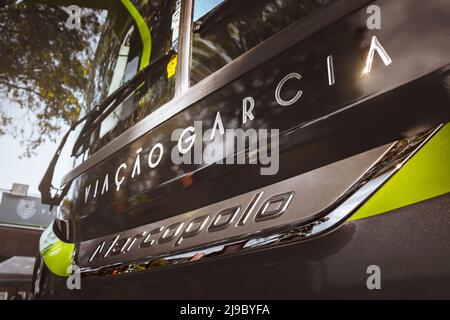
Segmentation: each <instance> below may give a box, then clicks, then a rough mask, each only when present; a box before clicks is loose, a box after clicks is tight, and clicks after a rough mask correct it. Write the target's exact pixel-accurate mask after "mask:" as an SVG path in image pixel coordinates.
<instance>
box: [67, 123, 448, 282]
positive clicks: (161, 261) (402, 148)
mask: <svg viewBox="0 0 450 320" xmlns="http://www.w3.org/2000/svg"><path fill="white" fill-rule="evenodd" d="M441 127H442V126H439V127H438V128H436V129H434V130H428V131H426V132H423V133H421V134H418V135H416V136H414V137H412V138H407V139H403V140H400V141H397V142H396V143H393V144H392V145H390V146H388V147H387V148H386V149H385V151H384V152H383V153H382V154H381V156H380V157H379V158H378V160H377V161H375V162H374V164H373V165H372V166H370V167H369V169H368V170H367V171H366V172H365V173H364V174H363V175H362V176H361V178H360V179H359V180H358V181H357V182H355V183H354V184H353V185H352V186H351V188H349V189H348V190H347V192H346V193H345V194H344V195H343V196H342V197H340V198H339V199H338V200H336V201H335V202H334V203H333V204H332V205H330V206H329V207H327V208H325V209H324V210H322V211H321V213H320V214H314V215H313V216H314V217H315V218H314V219H315V220H313V221H311V219H309V220H307V221H301V222H299V223H294V224H290V225H286V224H285V225H284V226H280V227H276V228H273V229H270V230H264V231H262V230H260V231H259V232H257V233H253V234H245V235H242V236H238V237H234V238H231V239H225V240H220V241H216V242H214V243H210V244H208V245H204V246H201V247H197V248H192V249H188V250H189V251H187V252H177V253H168V254H159V255H158V254H157V255H152V256H149V257H147V258H142V259H140V260H136V261H134V262H116V263H112V264H109V265H105V266H100V267H86V266H81V271H82V273H83V274H84V275H107V274H120V273H129V272H135V271H142V270H147V269H153V268H157V267H162V266H164V267H166V266H172V265H178V264H182V263H187V262H193V261H198V260H204V259H206V258H212V257H217V256H224V255H227V254H231V253H238V252H243V251H248V250H254V249H265V248H268V247H273V246H275V245H281V244H286V243H290V242H293V241H301V240H305V239H309V238H311V237H315V236H319V235H322V234H325V233H328V232H330V231H332V230H334V229H336V228H337V227H338V226H340V225H341V224H342V223H344V222H345V221H346V220H347V219H348V218H349V217H350V216H351V215H352V214H353V213H354V212H355V211H356V210H357V209H358V208H359V207H360V206H361V205H362V204H363V203H364V202H365V201H366V200H367V199H368V198H369V197H370V196H371V195H372V194H373V193H374V192H376V191H377V190H378V189H379V188H380V187H381V186H382V185H383V184H384V183H385V182H386V181H388V180H389V178H390V177H392V176H393V175H394V174H395V173H396V172H398V171H399V170H400V169H401V167H402V166H403V165H404V164H405V163H406V162H407V161H408V160H409V159H410V158H411V157H412V156H413V155H414V154H415V153H416V152H417V151H418V150H419V149H420V148H421V147H422V146H423V145H424V144H425V143H426V142H427V141H428V140H429V139H430V138H431V137H432V136H433V135H434V134H435V133H436V132H437V131H438V130H439V129H440V128H441ZM372 151H373V150H372ZM369 152H370V151H369ZM366 153H367V152H366ZM343 161H344V160H343ZM263 189H264V188H262V189H261V190H263ZM258 191H260V190H257V191H255V192H258ZM291 209H292V207H291ZM297 210H298V208H297ZM123 239H126V238H123ZM98 241H99V240H98V239H97V242H98ZM82 247H83V243H81V244H78V245H77V246H76V251H77V254H76V256H77V257H78V259H77V263H78V264H79V263H80V259H79V255H80V254H83V255H84V256H86V255H87V254H89V253H87V252H86V249H88V248H86V247H85V246H84V248H83V250H81V248H82ZM91 248H92V246H91ZM227 248H232V250H227ZM80 250H81V251H83V252H80ZM230 251H231V252H230ZM117 261H120V259H119V260H117Z"/></svg>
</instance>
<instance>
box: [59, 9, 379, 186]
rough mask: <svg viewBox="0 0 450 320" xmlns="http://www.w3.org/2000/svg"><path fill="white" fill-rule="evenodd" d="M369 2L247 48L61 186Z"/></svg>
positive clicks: (331, 11) (309, 20) (293, 27)
mask: <svg viewBox="0 0 450 320" xmlns="http://www.w3.org/2000/svg"><path fill="white" fill-rule="evenodd" d="M369 2H371V1H368V0H345V1H338V2H337V3H335V4H330V5H329V6H328V7H326V8H324V10H323V11H320V12H317V13H316V14H312V15H311V16H310V17H307V18H305V20H300V21H298V22H296V23H294V24H292V25H290V26H289V27H287V28H286V29H284V30H282V31H280V32H279V33H278V34H276V35H274V36H272V37H271V38H269V39H267V40H266V41H264V42H262V43H261V44H259V45H258V46H256V47H254V48H253V49H251V50H249V51H247V52H246V53H244V54H243V55H241V56H240V57H238V58H237V59H235V60H233V61H232V62H230V63H229V64H227V65H226V66H224V67H223V68H221V69H220V70H218V71H216V72H215V73H213V74H211V75H209V76H208V77H206V78H205V79H203V80H202V81H200V82H199V83H197V84H196V85H194V86H192V87H190V88H188V89H187V90H186V91H185V93H184V94H183V95H182V96H179V97H176V98H174V99H173V100H171V101H169V102H168V103H166V104H165V105H163V106H162V107H160V108H159V109H158V110H156V111H155V112H153V113H152V114H150V115H148V116H147V117H146V118H144V119H143V120H141V121H140V122H138V123H137V124H136V125H134V126H133V127H131V128H130V129H128V130H127V131H125V132H124V133H122V134H121V135H120V136H119V137H117V138H116V139H114V140H113V141H111V142H110V143H109V144H107V145H106V146H104V147H103V148H101V149H100V150H99V151H97V152H96V153H94V154H93V155H92V156H91V157H90V158H88V159H86V161H84V162H83V163H81V164H80V165H78V166H77V167H75V168H74V169H72V170H71V171H70V172H68V173H67V174H66V175H65V176H64V177H63V178H62V181H61V185H64V184H66V183H67V182H69V181H71V180H73V179H74V178H76V177H78V176H79V175H80V174H82V173H83V172H85V171H86V170H88V169H90V168H92V167H93V166H95V165H96V164H98V163H99V162H101V161H103V160H105V159H106V158H108V157H109V156H111V155H112V154H114V153H115V152H117V151H119V150H120V149H122V148H123V147H125V146H126V145H128V144H130V143H131V142H133V141H134V140H136V139H138V138H139V137H141V136H142V135H144V134H145V133H147V132H148V131H150V130H152V129H153V128H156V127H157V126H159V125H160V124H162V123H163V122H165V121H167V120H169V119H170V118H171V117H173V116H174V115H176V114H177V113H179V112H181V111H183V110H184V109H186V108H188V107H189V106H191V105H192V104H194V103H196V102H197V101H199V100H201V99H203V98H204V97H206V96H207V95H209V94H211V93H213V92H214V91H216V90H218V89H220V88H221V87H223V86H225V85H226V84H228V83H230V82H232V81H234V80H236V79H237V78H239V77H241V76H242V75H244V74H245V73H247V72H249V71H251V70H252V69H254V68H256V67H257V66H259V65H260V64H262V63H264V62H266V61H268V60H270V59H271V58H273V57H275V56H276V55H278V54H279V53H281V52H283V51H285V50H287V49H289V48H290V47H292V46H293V45H295V44H296V43H298V42H300V41H302V40H304V39H306V38H307V37H309V36H310V35H312V34H314V33H315V32H317V31H319V30H321V29H322V28H325V27H326V26H328V25H329V24H331V23H333V22H334V21H337V20H339V19H340V18H342V17H344V16H345V15H347V14H349V13H351V12H353V11H354V10H356V9H358V8H361V7H362V6H364V5H365V4H367V3H369ZM181 34H182V35H183V34H184V31H182V33H181ZM180 40H181V39H180ZM183 54H184V53H183ZM181 62H184V58H183V61H180V63H181ZM183 70H184V69H183ZM183 72H184V71H183ZM188 76H189V75H188ZM183 81H184V80H183Z"/></svg>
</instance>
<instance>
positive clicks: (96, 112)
mask: <svg viewBox="0 0 450 320" xmlns="http://www.w3.org/2000/svg"><path fill="white" fill-rule="evenodd" d="M175 53H176V52H175V50H173V49H170V50H169V51H167V52H166V53H165V54H163V55H161V56H159V57H157V58H156V59H154V60H153V61H152V62H150V64H149V65H148V66H147V67H145V68H144V69H142V70H141V71H139V72H138V73H137V74H136V75H135V76H134V77H133V78H132V79H130V80H128V81H127V82H125V83H124V84H123V85H122V86H121V87H120V88H118V89H117V90H116V91H114V92H113V93H112V94H111V95H109V96H108V97H107V98H106V99H105V100H103V101H102V103H100V104H99V105H97V106H95V108H94V109H92V110H91V111H89V112H88V113H87V114H86V115H84V116H83V117H82V118H80V119H79V120H77V121H76V122H74V123H73V124H72V125H71V126H70V128H69V130H68V131H67V133H66V134H65V135H64V137H63V138H62V140H61V143H60V144H59V146H58V149H56V152H55V154H54V155H53V158H52V160H51V161H50V164H49V166H48V168H47V170H46V171H45V174H44V177H43V178H42V180H41V182H40V183H39V187H38V189H39V191H40V193H41V201H42V203H44V204H49V205H51V206H54V205H59V203H60V202H61V200H62V198H64V196H65V195H66V194H67V191H68V188H69V184H66V185H65V186H63V189H62V190H61V192H60V193H59V194H58V193H57V194H55V196H54V197H53V196H52V194H51V190H60V189H58V188H55V187H54V186H53V185H52V181H53V175H54V172H55V167H56V164H57V162H58V159H59V157H60V155H61V151H62V149H63V147H64V146H65V144H66V142H67V138H68V137H69V135H70V133H71V132H72V131H74V130H75V129H76V128H77V127H78V126H79V125H80V124H81V123H83V122H84V121H86V123H85V125H84V126H83V129H82V130H81V132H80V135H79V136H78V138H77V140H76V141H75V144H74V147H73V149H72V156H74V155H75V153H76V151H77V150H78V149H79V148H80V146H81V145H82V144H83V143H84V141H85V140H86V139H87V138H89V137H90V134H91V133H92V131H94V130H95V129H96V128H97V126H98V125H99V124H100V123H101V122H102V121H103V120H104V119H105V118H106V117H107V116H108V115H109V114H110V113H111V112H112V111H113V110H114V109H115V108H116V107H117V105H119V104H120V103H121V102H122V101H123V99H124V98H126V97H127V96H129V95H130V94H131V93H133V91H135V90H136V88H137V87H138V86H140V85H141V84H142V83H143V82H144V81H145V79H146V77H147V76H148V74H149V72H151V71H152V70H153V69H154V66H155V65H159V64H160V63H162V62H164V61H165V60H169V59H170V58H171V57H172V56H173V55H174V54H175Z"/></svg>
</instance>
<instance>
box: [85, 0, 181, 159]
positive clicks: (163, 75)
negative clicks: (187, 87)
mask: <svg viewBox="0 0 450 320" xmlns="http://www.w3.org/2000/svg"><path fill="white" fill-rule="evenodd" d="M126 3H127V4H126ZM131 5H132V6H133V7H134V8H135V9H136V10H135V11H134V10H130V6H131ZM174 11H175V1H172V0H151V1H112V2H111V5H110V7H109V10H108V15H107V17H106V19H105V23H104V29H103V33H102V35H101V37H100V41H99V46H98V48H97V51H96V57H95V60H94V62H93V67H94V68H93V70H92V72H91V77H90V88H89V90H88V92H87V99H86V104H87V106H88V108H92V107H93V106H95V105H96V104H99V103H101V102H102V100H103V99H105V98H106V97H107V96H108V95H110V94H111V93H112V92H114V90H116V89H117V88H119V87H120V86H121V85H123V84H124V83H125V82H126V81H127V80H129V79H131V78H132V77H133V76H134V75H135V74H136V73H137V72H138V71H139V70H141V69H142V68H144V67H145V66H147V65H148V64H149V63H151V62H152V61H153V60H154V59H157V58H158V57H161V56H162V55H164V54H165V53H166V52H167V51H168V50H169V49H170V48H171V46H172V40H173V39H172V38H173V36H174V35H173V34H172V29H171V26H172V14H173V13H174ZM174 58H175V57H174ZM170 70H174V67H172V68H169V67H168V66H167V65H161V66H156V67H155V69H154V70H153V71H152V73H151V74H150V75H149V77H148V78H147V79H146V81H145V82H144V83H143V84H142V85H141V86H139V88H138V89H137V90H136V91H135V92H134V93H133V94H132V95H131V96H129V97H128V98H127V99H126V100H125V101H123V102H122V103H121V104H120V105H119V106H118V107H117V108H116V109H115V110H114V111H113V112H112V113H111V114H110V115H109V116H108V117H106V118H105V120H103V122H102V123H101V124H100V126H99V127H98V128H97V129H96V130H95V131H94V132H93V134H92V136H91V139H90V141H86V142H85V145H84V148H83V149H82V150H80V153H79V156H78V159H86V154H84V155H83V153H85V152H88V153H89V154H90V155H92V154H93V153H95V152H96V151H97V150H99V149H100V148H101V147H103V146H104V145H105V144H107V143H108V142H110V141H112V140H113V139H114V138H116V137H117V136H119V135H120V134H121V133H123V132H124V131H125V130H127V129H128V128H130V127H131V126H133V125H134V124H136V123H137V122H138V121H140V120H142V119H143V118H144V117H145V116H147V115H148V114H150V113H151V112H152V111H154V110H156V109H157V108H159V107H160V106H162V105H163V104H164V103H166V102H168V101H169V100H170V99H171V98H172V97H173V94H174V82H175V79H174V78H175V77H174V74H173V71H170ZM79 162H80V161H77V162H76V164H78V163H79Z"/></svg>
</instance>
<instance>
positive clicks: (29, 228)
mask: <svg viewBox="0 0 450 320" xmlns="http://www.w3.org/2000/svg"><path fill="white" fill-rule="evenodd" d="M0 227H6V228H13V229H25V230H36V231H44V230H45V227H37V226H36V227H34V226H24V225H19V224H10V223H0Z"/></svg>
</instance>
